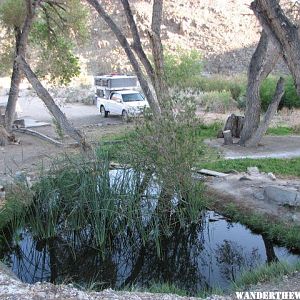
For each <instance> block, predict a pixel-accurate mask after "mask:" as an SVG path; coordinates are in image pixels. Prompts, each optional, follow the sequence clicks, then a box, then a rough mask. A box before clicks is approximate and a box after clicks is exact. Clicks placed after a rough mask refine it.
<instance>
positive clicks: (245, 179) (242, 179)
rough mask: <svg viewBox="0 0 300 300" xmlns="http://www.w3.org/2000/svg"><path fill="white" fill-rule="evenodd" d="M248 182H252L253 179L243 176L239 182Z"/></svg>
mask: <svg viewBox="0 0 300 300" xmlns="http://www.w3.org/2000/svg"><path fill="white" fill-rule="evenodd" d="M247 180H250V181H251V179H250V178H249V177H247V176H242V177H241V178H240V179H239V181H247Z"/></svg>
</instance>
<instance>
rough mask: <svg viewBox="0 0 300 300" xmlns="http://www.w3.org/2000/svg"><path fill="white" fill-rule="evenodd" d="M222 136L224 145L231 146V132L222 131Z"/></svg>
mask: <svg viewBox="0 0 300 300" xmlns="http://www.w3.org/2000/svg"><path fill="white" fill-rule="evenodd" d="M223 135H224V145H232V144H233V139H232V134H231V130H225V131H223Z"/></svg>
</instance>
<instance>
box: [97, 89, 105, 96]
mask: <svg viewBox="0 0 300 300" xmlns="http://www.w3.org/2000/svg"><path fill="white" fill-rule="evenodd" d="M97 97H100V98H104V92H103V90H97Z"/></svg>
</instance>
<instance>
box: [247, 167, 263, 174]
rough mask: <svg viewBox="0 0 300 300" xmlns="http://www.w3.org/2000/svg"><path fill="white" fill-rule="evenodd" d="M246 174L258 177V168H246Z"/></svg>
mask: <svg viewBox="0 0 300 300" xmlns="http://www.w3.org/2000/svg"><path fill="white" fill-rule="evenodd" d="M247 173H248V174H249V175H254V176H255V175H260V173H259V169H258V167H248V168H247Z"/></svg>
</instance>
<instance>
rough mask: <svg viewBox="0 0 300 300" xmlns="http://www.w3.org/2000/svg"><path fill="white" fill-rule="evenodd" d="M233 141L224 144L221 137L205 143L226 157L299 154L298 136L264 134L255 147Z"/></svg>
mask: <svg viewBox="0 0 300 300" xmlns="http://www.w3.org/2000/svg"><path fill="white" fill-rule="evenodd" d="M237 142H238V140H237V139H236V140H235V141H234V143H235V144H233V145H226V146H224V145H223V143H224V140H223V139H210V140H206V141H205V143H206V144H207V145H209V146H211V147H215V148H217V149H218V150H219V151H220V152H222V154H223V155H224V157H225V158H226V159H238V158H267V157H272V158H291V157H299V156H300V136H265V137H263V139H262V141H261V143H260V144H259V146H258V147H257V148H245V147H242V146H239V145H238V144H237Z"/></svg>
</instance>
